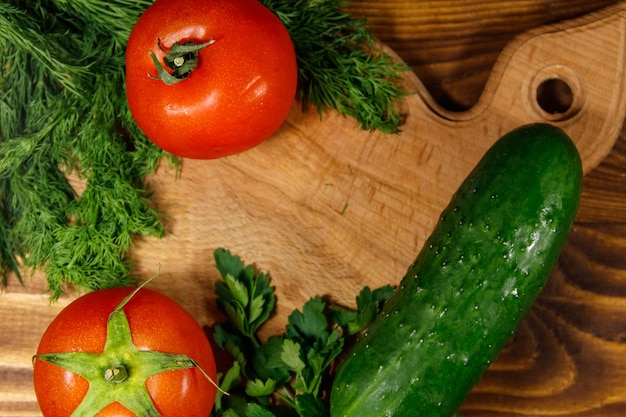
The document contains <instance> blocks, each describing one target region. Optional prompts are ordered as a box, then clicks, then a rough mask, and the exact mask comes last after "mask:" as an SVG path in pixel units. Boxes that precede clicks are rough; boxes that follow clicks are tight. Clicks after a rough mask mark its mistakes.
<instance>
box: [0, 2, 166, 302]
mask: <svg viewBox="0 0 626 417" xmlns="http://www.w3.org/2000/svg"><path fill="white" fill-rule="evenodd" d="M19 3H20V6H19V7H17V6H14V5H11V4H10V3H7V2H3V3H0V26H1V27H2V28H3V30H2V33H1V34H0V59H1V66H0V71H2V72H1V74H2V78H1V79H0V98H1V101H0V103H1V104H0V106H1V108H0V126H1V128H0V142H1V143H0V216H2V218H1V219H0V224H2V226H1V228H0V232H1V233H2V235H1V236H0V239H2V243H3V244H2V250H1V251H0V269H1V271H0V272H2V276H3V281H4V280H6V275H7V272H9V271H12V272H14V273H16V274H17V276H18V277H19V278H20V279H21V276H20V275H19V271H18V259H19V260H20V262H21V263H22V265H23V266H24V267H25V268H42V269H43V270H44V271H45V273H46V275H47V279H48V282H49V287H48V290H49V291H50V292H51V296H52V298H56V297H58V296H59V295H60V294H61V293H62V291H63V286H64V284H66V283H69V284H75V285H79V286H81V287H85V288H89V289H96V288H102V287H111V286H120V285H123V284H126V283H129V282H131V281H132V280H133V278H132V277H130V276H129V274H130V265H129V263H128V261H127V260H126V259H125V254H126V252H127V250H128V249H129V247H130V245H131V242H132V239H133V236H134V235H136V234H142V235H150V236H160V235H161V234H162V233H163V227H162V225H161V222H160V220H159V218H158V215H157V212H156V211H155V210H154V209H152V208H151V207H150V206H149V204H148V192H147V190H145V188H144V185H143V183H142V179H143V178H144V177H145V176H146V175H147V174H148V173H149V172H152V171H153V170H154V169H155V167H156V164H157V162H158V160H159V158H160V157H161V155H162V152H161V151H160V150H159V149H157V148H156V147H154V146H152V145H150V144H149V142H148V140H147V139H146V138H145V137H144V136H143V135H142V134H141V133H140V132H139V131H138V129H137V128H136V127H135V124H134V122H133V120H132V117H131V116H130V113H129V111H128V109H127V106H126V101H125V95H124V70H123V65H124V55H123V48H124V45H125V40H126V38H127V37H128V34H129V31H130V28H132V25H133V24H134V21H135V20H136V19H137V17H138V16H139V14H140V13H141V12H142V10H143V9H145V8H146V7H147V6H148V4H149V2H145V1H144V2H120V1H109V0H107V1H82V2H70V1H57V2H55V3H54V4H52V3H49V2H45V3H43V2H26V3H25V4H27V5H25V4H24V2H19ZM69 173H71V174H73V175H74V176H75V177H76V178H79V179H80V180H81V181H83V182H84V183H85V188H84V191H82V193H79V192H78V191H77V190H75V189H73V188H72V187H71V186H70V183H69V182H68V181H67V179H66V174H69ZM3 283H4V282H3Z"/></svg>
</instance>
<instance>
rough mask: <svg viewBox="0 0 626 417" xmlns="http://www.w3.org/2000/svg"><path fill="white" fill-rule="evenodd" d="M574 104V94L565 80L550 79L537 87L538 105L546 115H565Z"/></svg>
mask: <svg viewBox="0 0 626 417" xmlns="http://www.w3.org/2000/svg"><path fill="white" fill-rule="evenodd" d="M573 103H574V92H573V91H572V89H571V87H570V86H569V84H568V83H567V82H566V81H565V80H562V79H560V78H549V79H547V80H545V81H543V82H541V83H540V84H539V86H538V87H537V104H538V105H539V107H541V109H542V110H543V111H545V112H546V113H549V114H552V115H559V114H565V113H567V112H568V111H569V110H570V109H571V108H572V104H573Z"/></svg>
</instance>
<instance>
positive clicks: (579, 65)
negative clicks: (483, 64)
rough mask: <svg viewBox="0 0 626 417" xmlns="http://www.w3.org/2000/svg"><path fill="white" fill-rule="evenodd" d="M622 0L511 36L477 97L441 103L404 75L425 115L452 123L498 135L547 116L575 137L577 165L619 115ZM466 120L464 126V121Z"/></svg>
mask: <svg viewBox="0 0 626 417" xmlns="http://www.w3.org/2000/svg"><path fill="white" fill-rule="evenodd" d="M625 41H626V2H619V3H617V4H615V5H613V6H610V7H607V8H605V9H601V10H599V11H596V12H594V13H590V14H588V15H585V16H583V17H580V18H577V19H573V20H569V21H564V22H560V23H558V24H553V25H547V26H542V27H539V28H537V29H535V30H531V31H528V32H525V33H524V34H522V35H520V36H518V37H517V38H516V39H514V40H513V41H512V42H511V43H510V44H508V46H507V47H506V48H505V49H504V50H503V52H502V53H501V55H500V57H499V59H498V60H497V61H496V64H495V65H494V68H493V70H492V73H491V75H490V77H489V79H488V81H487V84H486V86H485V89H484V92H483V94H482V96H481V97H480V99H479V101H478V102H477V104H476V105H475V106H474V107H472V108H471V109H469V110H467V111H463V112H451V111H447V110H446V109H444V108H442V107H440V106H439V105H438V104H437V103H436V102H435V101H434V100H433V99H432V97H431V96H430V95H429V93H428V92H427V90H426V88H425V87H424V86H423V85H422V84H421V82H420V81H419V80H418V79H416V78H414V77H411V80H410V82H412V86H413V88H414V89H415V91H416V92H417V93H418V96H419V100H421V101H422V102H423V103H424V105H425V106H426V109H425V111H428V112H430V113H432V119H431V120H432V121H433V122H435V123H437V124H440V125H442V126H448V127H449V128H450V129H452V130H456V131H458V129H459V128H463V129H468V128H470V129H472V128H476V127H478V126H485V129H487V130H489V131H491V129H492V128H491V127H488V126H492V127H496V128H497V132H493V133H492V136H493V137H494V138H495V137H499V136H500V135H501V134H502V133H504V132H505V131H506V130H509V129H511V128H514V127H515V126H516V125H520V124H524V123H531V122H549V123H552V124H555V125H557V126H559V127H561V128H563V129H564V130H565V131H566V132H567V133H568V134H569V135H570V136H571V137H572V138H573V139H574V141H575V142H576V144H577V146H578V148H579V151H580V153H581V155H582V158H583V161H584V170H585V172H588V171H589V170H590V169H592V168H593V167H595V166H596V165H597V164H598V163H599V162H600V161H601V160H602V159H603V158H604V157H605V156H606V155H607V153H608V152H609V151H610V150H611V148H612V147H613V145H614V142H615V140H616V139H617V136H618V135H619V132H620V129H621V127H622V123H623V121H624V117H625V115H626V101H625V100H626V94H624V93H625V88H626V87H625V82H624V77H625V71H624V60H625V55H626V54H625V48H626V45H625ZM468 125H471V127H468Z"/></svg>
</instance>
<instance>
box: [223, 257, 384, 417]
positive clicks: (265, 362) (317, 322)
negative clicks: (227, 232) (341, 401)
mask: <svg viewBox="0 0 626 417" xmlns="http://www.w3.org/2000/svg"><path fill="white" fill-rule="evenodd" d="M214 256H215V261H216V265H217V269H218V270H219V272H220V274H221V276H222V278H223V280H222V281H218V282H217V283H216V293H217V296H218V301H217V302H218V306H219V308H220V310H221V311H222V312H224V313H225V314H226V316H227V317H228V319H229V322H227V323H222V324H219V325H217V326H216V327H215V334H214V338H215V341H216V343H217V344H218V346H220V347H221V348H222V349H224V350H226V351H227V352H229V353H230V354H231V355H232V357H233V360H234V362H233V366H232V367H231V368H230V369H229V370H228V371H227V372H226V373H225V374H223V375H219V376H218V377H219V379H220V387H221V389H222V390H224V391H226V392H228V393H229V394H230V395H229V396H224V395H223V394H222V393H218V396H217V400H216V403H215V408H214V411H213V413H212V417H238V416H239V417H245V416H262V417H266V416H267V417H281V416H301V417H327V416H328V415H329V411H328V387H329V381H330V379H331V378H332V370H331V369H332V367H331V365H332V363H333V361H334V360H335V359H336V358H337V357H338V356H339V354H340V353H341V352H342V351H343V349H344V345H345V344H346V338H347V337H349V336H353V335H355V334H357V333H358V332H359V331H361V330H363V329H364V328H365V327H366V326H367V325H368V324H369V323H370V322H371V321H372V320H373V319H374V317H375V316H376V315H377V314H378V312H379V311H380V309H381V308H382V305H383V304H384V303H385V301H386V300H387V299H389V297H390V296H391V294H392V293H393V288H391V287H389V286H385V287H382V288H379V289H377V290H374V291H372V290H370V289H369V288H367V287H366V288H364V289H363V290H362V291H361V293H360V294H359V296H358V297H357V310H348V309H344V308H339V307H338V306H335V305H332V304H330V303H329V302H327V301H325V300H324V299H323V298H322V297H314V298H311V299H310V300H309V301H308V302H306V303H305V304H304V306H303V308H302V310H301V311H299V310H297V311H294V312H293V313H292V314H291V315H290V316H289V318H288V324H287V326H286V328H285V332H284V333H283V334H282V335H279V336H271V337H269V338H268V339H267V340H266V341H265V342H264V343H263V342H261V341H260V340H259V338H258V336H257V331H258V330H259V328H260V327H261V326H262V325H263V324H264V323H265V322H266V321H267V319H268V318H269V317H270V316H271V314H272V312H273V310H274V307H275V304H276V297H275V295H274V288H273V287H271V286H270V279H269V277H268V276H267V275H265V274H264V273H260V272H255V271H254V270H253V269H252V267H251V266H245V265H244V263H243V262H242V260H241V259H240V258H239V257H237V256H234V255H232V254H231V253H230V252H229V251H226V250H223V249H218V250H216V251H215V252H214Z"/></svg>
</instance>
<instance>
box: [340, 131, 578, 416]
mask: <svg viewBox="0 0 626 417" xmlns="http://www.w3.org/2000/svg"><path fill="white" fill-rule="evenodd" d="M581 188H582V166H581V160H580V156H579V154H578V152H577V149H576V147H575V145H574V144H573V143H572V141H571V140H570V138H569V137H568V136H567V135H566V134H565V133H564V132H563V131H562V130H561V129H559V128H557V127H554V126H551V125H547V124H533V125H527V126H522V127H521V128H518V129H516V130H514V131H512V132H510V133H508V134H507V135H505V136H503V137H502V138H501V139H500V140H498V141H497V142H496V143H495V144H494V145H493V146H492V147H491V149H489V150H488V152H487V153H486V154H485V156H484V157H483V158H482V159H481V161H480V162H479V163H478V165H477V166H476V167H475V169H474V170H473V171H472V172H471V173H470V175H469V176H468V177H467V179H466V180H465V181H464V182H463V184H462V185H461V186H460V188H459V190H458V191H457V192H456V193H455V195H454V196H453V198H452V200H451V202H450V204H449V206H448V207H447V208H446V209H445V210H444V211H443V212H442V215H441V218H440V221H439V222H438V224H437V226H436V228H435V230H434V231H433V233H432V235H431V236H430V238H429V239H428V240H427V241H426V243H425V245H424V247H423V249H422V250H421V252H420V254H419V255H418V257H417V259H416V260H415V262H414V263H413V264H412V265H411V267H410V268H409V270H408V272H407V274H406V276H405V277H404V278H403V279H402V281H401V283H400V285H399V286H398V288H397V290H396V292H395V293H394V296H393V297H392V298H391V299H390V300H389V301H388V303H387V304H386V305H385V307H384V309H383V311H382V313H381V315H380V316H378V317H377V318H376V320H375V322H374V323H373V324H372V326H371V327H370V328H369V329H368V331H367V333H366V334H364V335H363V336H362V337H361V338H360V339H359V340H358V341H357V342H356V344H355V346H354V347H353V348H352V349H351V351H350V352H349V353H348V355H347V357H346V359H345V360H344V361H343V363H342V364H341V365H340V366H339V369H338V373H337V375H336V377H335V380H334V382H333V388H332V391H331V417H391V416H394V417H450V416H452V415H454V413H455V412H456V411H457V410H458V408H459V407H460V405H461V404H462V402H463V401H464V400H465V398H466V397H467V395H468V394H469V392H470V390H471V388H472V387H473V386H474V385H475V384H476V383H477V382H478V380H479V379H480V377H481V375H482V374H483V373H484V371H485V370H486V369H487V368H488V367H489V365H490V363H491V362H492V361H493V360H494V359H495V358H496V357H497V355H498V353H499V352H500V350H501V349H502V348H503V347H504V345H505V344H506V342H507V341H508V340H509V339H510V338H511V336H512V335H513V334H514V332H515V330H516V329H517V327H518V325H519V323H520V321H521V319H522V318H523V317H524V315H525V314H526V313H527V312H528V310H529V309H530V307H531V305H532V303H533V302H534V300H535V298H536V297H537V296H538V295H539V293H540V292H541V290H542V288H543V286H544V284H545V281H546V280H547V278H548V276H549V275H550V273H551V271H552V269H553V267H554V266H555V264H556V262H557V260H558V257H559V254H560V253H561V250H562V248H563V245H564V244H565V241H566V238H567V235H568V233H569V230H570V228H571V225H572V223H573V221H574V217H575V215H576V210H577V208H578V203H579V200H580V194H581Z"/></svg>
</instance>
